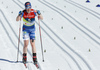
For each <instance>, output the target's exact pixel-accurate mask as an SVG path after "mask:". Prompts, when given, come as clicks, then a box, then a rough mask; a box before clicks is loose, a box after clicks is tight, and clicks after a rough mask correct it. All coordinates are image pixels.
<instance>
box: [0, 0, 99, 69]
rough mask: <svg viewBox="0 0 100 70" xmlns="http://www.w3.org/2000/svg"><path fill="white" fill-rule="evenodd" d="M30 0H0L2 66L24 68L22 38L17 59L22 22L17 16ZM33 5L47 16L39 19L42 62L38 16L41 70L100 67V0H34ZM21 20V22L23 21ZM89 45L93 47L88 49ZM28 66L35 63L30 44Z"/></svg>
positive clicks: (38, 47) (0, 63) (37, 45)
mask: <svg viewBox="0 0 100 70" xmlns="http://www.w3.org/2000/svg"><path fill="white" fill-rule="evenodd" d="M26 1H30V0H24V1H22V0H0V45H1V47H0V70H7V69H9V70H25V67H24V65H23V64H22V53H23V52H22V50H23V39H22V32H21V44H20V54H19V62H18V63H17V62H16V60H17V49H18V46H17V45H18V33H19V32H18V31H19V23H20V22H16V16H17V15H18V12H19V11H20V10H23V9H24V3H25V2H26ZM30 2H31V3H32V8H34V9H36V10H37V9H39V10H40V11H41V13H42V15H43V17H44V20H43V21H41V22H40V24H41V30H42V39H43V48H44V50H46V52H44V57H45V58H44V59H45V62H42V55H41V45H40V37H39V25H38V20H37V19H36V48H37V56H38V61H39V64H40V68H41V70H99V69H100V66H99V65H100V56H99V55H100V51H99V50H100V7H96V5H97V4H98V3H100V1H99V0H91V1H90V3H86V1H85V0H31V1H30ZM21 23H22V22H21ZM89 49H90V51H89ZM28 67H29V70H37V69H36V68H35V66H34V65H33V64H32V53H31V46H30V44H29V46H28Z"/></svg>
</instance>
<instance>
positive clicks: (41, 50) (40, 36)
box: [38, 19, 44, 62]
mask: <svg viewBox="0 0 100 70" xmlns="http://www.w3.org/2000/svg"><path fill="white" fill-rule="evenodd" d="M38 23H39V32H40V42H41V51H42V60H43V62H44V54H43V45H42V37H41V27H40V20H39V19H38Z"/></svg>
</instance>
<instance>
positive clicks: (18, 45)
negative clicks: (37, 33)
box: [17, 19, 21, 62]
mask: <svg viewBox="0 0 100 70" xmlns="http://www.w3.org/2000/svg"><path fill="white" fill-rule="evenodd" d="M20 33H21V19H20V24H19V38H18V52H17V62H18V58H19V45H20Z"/></svg>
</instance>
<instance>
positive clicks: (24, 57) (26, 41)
mask: <svg viewBox="0 0 100 70" xmlns="http://www.w3.org/2000/svg"><path fill="white" fill-rule="evenodd" d="M23 39H24V47H23V63H26V61H27V47H28V43H29V40H28V39H29V33H28V31H27V30H23Z"/></svg>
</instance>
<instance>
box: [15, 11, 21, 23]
mask: <svg viewBox="0 0 100 70" xmlns="http://www.w3.org/2000/svg"><path fill="white" fill-rule="evenodd" d="M22 15H23V12H22V11H19V14H18V16H17V17H16V21H19V20H21V17H22Z"/></svg>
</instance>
